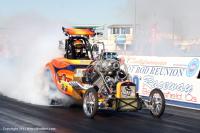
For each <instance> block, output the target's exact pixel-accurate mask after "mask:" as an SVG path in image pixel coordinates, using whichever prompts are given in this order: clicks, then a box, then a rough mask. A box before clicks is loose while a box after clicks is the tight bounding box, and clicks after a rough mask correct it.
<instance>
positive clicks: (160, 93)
mask: <svg viewBox="0 0 200 133" xmlns="http://www.w3.org/2000/svg"><path fill="white" fill-rule="evenodd" d="M154 93H158V94H159V95H160V96H161V99H162V107H161V110H160V112H159V114H158V115H155V114H153V113H152V111H151V110H150V113H151V115H152V116H154V117H155V118H160V117H161V116H162V115H163V113H164V111H165V96H164V94H163V92H162V91H161V90H160V89H157V88H156V89H153V90H152V91H151V92H150V95H149V98H152V96H153V94H154ZM150 102H151V101H150Z"/></svg>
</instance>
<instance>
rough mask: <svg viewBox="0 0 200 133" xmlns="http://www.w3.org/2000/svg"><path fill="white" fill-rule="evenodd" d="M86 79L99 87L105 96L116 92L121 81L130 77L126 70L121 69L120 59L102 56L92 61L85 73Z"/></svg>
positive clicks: (99, 90)
mask: <svg viewBox="0 0 200 133" xmlns="http://www.w3.org/2000/svg"><path fill="white" fill-rule="evenodd" d="M85 77H86V81H87V82H88V83H89V84H92V85H94V86H96V87H98V92H99V93H100V94H103V95H104V96H108V95H112V94H115V88H116V85H117V83H118V82H119V81H125V80H127V78H128V73H127V72H126V70H123V69H121V65H120V62H119V60H118V59H105V58H102V57H101V56H100V57H99V58H97V59H96V60H95V61H93V62H92V63H91V65H90V66H89V67H88V68H87V70H86V73H85Z"/></svg>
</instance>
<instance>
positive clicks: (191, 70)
mask: <svg viewBox="0 0 200 133" xmlns="http://www.w3.org/2000/svg"><path fill="white" fill-rule="evenodd" d="M198 68H199V59H197V58H194V59H192V60H191V61H190V63H189V64H188V68H187V71H186V75H187V76H188V77H192V76H194V75H195V74H196V72H197V70H198Z"/></svg>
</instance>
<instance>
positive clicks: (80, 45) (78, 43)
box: [74, 40, 83, 49]
mask: <svg viewBox="0 0 200 133" xmlns="http://www.w3.org/2000/svg"><path fill="white" fill-rule="evenodd" d="M74 46H75V48H76V49H81V48H83V41H82V40H75V41H74Z"/></svg>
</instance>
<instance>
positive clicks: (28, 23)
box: [0, 14, 71, 105]
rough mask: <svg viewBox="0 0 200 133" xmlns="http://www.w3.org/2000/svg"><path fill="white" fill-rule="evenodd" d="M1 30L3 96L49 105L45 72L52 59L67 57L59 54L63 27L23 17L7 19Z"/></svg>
mask: <svg viewBox="0 0 200 133" xmlns="http://www.w3.org/2000/svg"><path fill="white" fill-rule="evenodd" d="M0 27H3V28H2V29H3V30H0V35H2V36H0V39H1V42H0V49H1V50H0V53H1V54H0V55H1V57H0V73H1V80H0V93H1V94H2V95H5V96H8V97H11V98H14V99H17V100H19V101H23V102H27V103H32V104H39V105H48V103H49V101H48V93H47V91H46V90H47V88H46V87H45V85H44V83H43V80H44V78H43V68H44V66H45V64H46V63H47V62H48V61H50V60H51V59H53V58H55V57H58V56H62V55H63V53H62V52H61V51H59V50H58V40H59V39H61V38H60V37H62V39H63V37H64V36H63V35H62V31H61V26H60V25H58V24H56V22H55V23H52V22H51V21H48V20H47V19H46V18H44V17H42V16H40V15H38V14H23V15H16V16H13V17H12V18H9V19H7V20H6V21H5V22H4V24H3V25H2V26H0ZM65 99H66V100H67V101H69V103H70V102H71V100H70V99H69V98H68V97H66V98H65Z"/></svg>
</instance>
